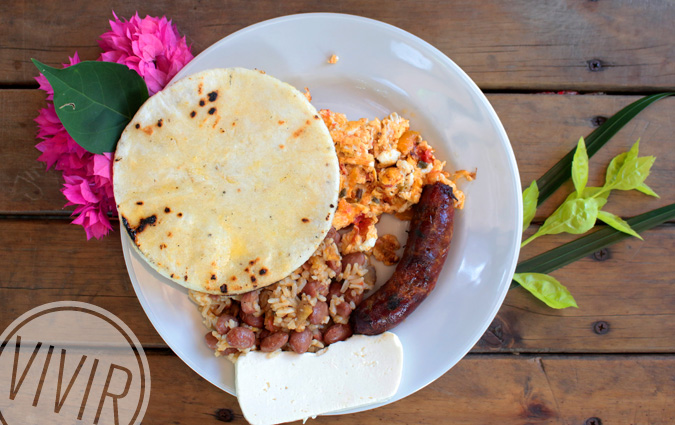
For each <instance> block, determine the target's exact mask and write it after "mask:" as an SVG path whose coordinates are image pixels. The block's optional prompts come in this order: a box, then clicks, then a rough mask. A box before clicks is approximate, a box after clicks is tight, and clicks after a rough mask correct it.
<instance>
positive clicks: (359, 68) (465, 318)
mask: <svg viewBox="0 0 675 425" xmlns="http://www.w3.org/2000/svg"><path fill="white" fill-rule="evenodd" d="M332 54H336V55H337V56H338V57H339V61H338V62H337V63H336V64H329V63H328V62H327V60H328V58H329V57H330V56H331V55H332ZM234 66H238V67H246V68H257V69H261V70H264V71H265V72H267V73H268V74H270V75H273V76H275V77H277V78H279V79H281V80H283V81H286V82H288V83H290V84H292V85H294V86H295V87H298V88H300V89H303V88H304V87H309V88H310V91H311V93H312V97H313V101H312V103H313V104H314V105H315V106H316V107H317V108H330V109H332V110H334V111H338V112H343V113H346V114H347V116H348V117H349V118H351V119H358V118H361V117H369V118H373V117H384V116H386V115H388V114H389V113H390V112H392V111H397V112H399V113H400V114H402V115H403V116H405V117H406V118H409V119H410V122H411V127H412V128H413V129H415V130H418V131H420V132H421V133H422V135H423V136H424V137H425V139H426V140H428V141H429V143H430V144H431V145H432V146H433V147H434V148H435V149H436V154H437V157H439V158H440V159H443V160H448V166H447V169H448V170H450V171H452V170H454V169H460V168H464V169H468V170H474V169H477V172H478V176H477V179H476V180H475V181H474V182H471V183H467V182H465V181H461V182H460V183H459V185H460V187H461V188H462V189H463V190H464V191H465V193H466V199H467V201H466V205H465V208H464V210H463V211H458V212H457V214H456V216H455V217H456V222H455V232H454V237H453V241H452V247H451V250H450V254H449V256H448V259H447V261H446V264H445V266H444V268H443V271H442V273H441V276H440V278H439V280H438V284H437V286H436V289H435V290H434V292H433V293H432V294H431V296H430V297H429V298H427V300H426V301H425V302H424V303H423V304H422V305H421V307H420V308H419V309H418V310H417V311H415V312H414V313H413V314H412V315H411V316H410V317H409V318H408V319H406V320H405V322H403V323H402V324H401V325H399V326H398V327H396V328H395V329H394V332H395V333H396V334H397V335H398V336H399V337H400V339H401V342H402V344H403V348H404V359H405V360H404V361H405V364H404V368H403V377H402V381H401V386H400V388H399V390H398V393H397V394H396V396H395V397H394V398H393V399H392V400H390V401H389V402H393V401H396V400H399V399H401V398H403V397H406V396H407V395H409V394H412V393H414V392H415V391H417V390H419V389H420V388H422V387H424V386H426V385H427V384H429V383H431V382H432V381H434V380H435V379H437V378H438V377H440V376H441V375H443V374H444V373H445V372H447V371H448V370H449V369H450V368H451V367H452V366H453V365H454V364H455V363H457V362H458V361H459V360H460V359H461V358H462V357H463V356H464V355H465V354H466V353H467V352H468V351H469V350H470V349H471V347H473V346H474V344H475V343H476V342H477V341H478V340H479V338H480V337H481V335H482V334H483V333H484V332H485V330H486V329H487V327H488V325H489V324H490V322H491V321H492V319H493V318H494V316H495V315H496V313H497V310H498V309H499V307H500V305H501V303H502V301H503V299H504V297H505V295H506V292H507V290H508V287H509V283H510V281H511V276H512V275H513V271H514V269H515V265H516V260H517V258H518V252H519V245H520V237H521V231H522V229H521V228H522V223H521V222H522V218H521V217H522V208H521V188H520V179H519V177H518V168H517V165H516V161H515V158H514V155H513V152H512V150H511V145H510V144H509V140H508V138H507V135H506V133H505V132H504V129H503V127H502V125H501V123H500V122H499V119H498V118H497V115H496V114H495V112H494V110H493V109H492V107H491V106H490V104H489V103H488V101H487V99H486V98H485V96H484V95H483V93H482V92H481V91H480V90H479V89H478V87H477V86H476V85H475V84H474V83H473V81H471V79H470V78H469V77H468V76H467V75H466V74H465V73H464V72H463V71H462V70H461V69H460V68H459V67H458V66H457V65H455V63H454V62H452V61H451V60H450V59H448V57H446V56H445V55H444V54H443V53H441V52H440V51H438V50H437V49H436V48H434V47H433V46H431V45H430V44H428V43H426V42H424V41H423V40H421V39H419V38H417V37H415V36H413V35H411V34H409V33H407V32H405V31H403V30H401V29H398V28H396V27H393V26H390V25H388V24H384V23H382V22H378V21H374V20H370V19H366V18H361V17H356V16H350V15H340V14H302V15H293V16H286V17H282V18H278V19H272V20H270V21H265V22H262V23H259V24H256V25H253V26H250V27H248V28H245V29H243V30H241V31H238V32H236V33H234V34H232V35H230V36H228V37H226V38H224V39H222V40H221V41H219V42H218V43H216V44H214V45H213V46H211V47H210V48H208V49H207V50H205V51H204V52H203V53H202V54H200V55H199V56H198V57H197V58H195V59H194V60H193V61H192V62H190V63H189V64H188V65H187V66H186V67H185V68H184V69H183V70H181V72H180V73H179V74H178V75H177V76H176V78H175V79H179V78H182V77H184V76H187V75H190V74H193V73H195V72H198V71H201V70H204V69H209V68H218V67H234ZM289 205H292V200H289ZM392 223H393V225H394V227H396V231H397V232H398V233H399V235H405V227H402V226H396V223H394V220H389V222H388V223H386V222H385V223H384V224H385V225H388V226H392ZM401 240H402V241H405V238H403V239H401ZM122 246H123V249H124V258H125V261H126V263H127V268H128V270H129V275H130V277H131V281H132V283H133V286H134V289H135V290H136V294H137V295H138V298H139V300H140V302H141V305H142V306H143V308H144V309H145V312H146V314H147V315H148V317H149V318H150V321H151V322H152V323H153V325H154V326H155V328H156V329H157V331H158V332H159V334H160V335H161V336H162V338H164V340H165V341H166V343H167V344H168V345H169V346H170V347H171V348H172V349H173V351H174V352H175V353H176V354H177V355H178V356H179V357H180V358H181V359H182V360H183V361H184V362H185V363H187V364H188V366H190V367H191V368H192V369H194V370H195V371H196V372H197V373H198V374H200V375H201V376H203V377H204V378H205V379H207V380H208V381H210V382H212V383H213V384H214V385H216V386H218V387H219V388H222V389H223V390H225V391H227V392H228V393H230V394H235V387H234V368H233V366H232V365H231V364H230V363H229V362H228V361H227V360H225V359H223V358H216V357H214V356H213V354H212V353H211V351H210V350H209V349H208V348H207V347H206V345H205V343H204V334H205V332H206V331H205V328H204V326H203V324H202V321H201V316H200V314H199V312H198V311H197V309H196V307H195V305H194V304H193V303H192V302H191V301H190V300H189V299H188V297H187V295H186V293H187V291H186V290H185V289H183V288H182V287H178V286H177V285H175V284H173V283H172V282H170V281H168V280H167V279H164V278H162V277H161V276H159V275H158V274H157V273H156V272H154V271H153V270H152V269H151V268H150V267H148V266H147V264H146V263H145V261H144V260H143V259H142V258H141V257H140V256H139V255H138V254H137V252H136V251H135V250H133V249H131V243H130V240H129V238H128V236H127V234H126V232H122ZM378 271H379V273H378V280H379V281H382V280H383V279H385V278H386V277H387V274H388V273H390V271H383V270H378ZM377 406H379V405H374V406H369V407H366V408H362V409H358V410H366V409H370V408H373V407H377Z"/></svg>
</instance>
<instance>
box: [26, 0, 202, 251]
mask: <svg viewBox="0 0 675 425" xmlns="http://www.w3.org/2000/svg"><path fill="white" fill-rule="evenodd" d="M113 16H114V17H115V20H114V21H110V27H111V29H112V31H110V32H107V33H105V34H103V35H102V36H101V40H100V41H99V44H100V45H101V48H102V49H103V54H101V57H100V58H99V59H100V60H103V61H108V62H118V63H122V64H124V65H126V66H128V67H129V68H131V69H133V70H135V71H136V72H138V73H139V75H140V76H141V77H143V79H144V80H145V83H146V85H147V86H148V91H149V92H150V94H151V95H152V94H154V93H156V92H157V91H159V90H161V89H162V88H163V87H164V86H165V85H166V84H167V83H168V82H169V81H170V80H171V78H173V76H174V75H176V73H177V72H178V71H179V70H180V69H181V68H183V66H185V64H186V63H188V62H189V61H190V60H191V59H192V53H190V48H189V47H188V46H187V44H186V42H185V37H183V38H180V37H179V34H178V31H177V30H176V28H175V27H174V26H173V25H172V24H171V21H168V20H167V19H166V18H165V17H162V18H153V17H149V16H146V17H145V18H143V19H140V18H139V17H138V13H137V14H136V15H135V16H134V17H132V18H131V20H129V21H121V20H120V19H119V18H118V17H117V15H115V13H114V12H113ZM79 62H80V58H79V56H78V55H77V53H75V54H74V55H73V57H72V58H69V62H68V63H67V64H63V67H64V68H65V67H68V66H72V65H75V64H76V63H79ZM35 80H36V81H37V82H38V83H39V84H40V89H42V90H44V91H45V92H47V101H48V102H47V107H45V108H42V109H41V110H40V113H39V115H38V117H37V118H36V119H35V122H36V123H37V125H38V133H37V138H38V139H41V140H42V141H41V142H40V143H38V144H37V145H36V148H37V149H38V150H39V151H40V152H42V154H41V155H40V156H39V158H38V161H41V162H44V163H45V164H46V165H47V169H50V168H52V167H54V169H56V170H59V171H61V172H62V173H63V180H64V184H63V188H62V189H61V192H63V195H64V196H65V197H66V199H67V201H68V202H67V203H66V205H65V206H75V209H74V211H73V214H72V215H73V217H75V219H74V220H73V224H78V225H81V226H82V227H84V230H85V232H86V234H87V239H91V238H96V239H100V238H102V237H103V236H105V235H107V234H108V232H110V230H112V225H111V224H110V219H109V214H111V213H112V214H115V212H116V211H115V199H114V195H113V185H112V158H113V154H112V153H104V154H93V153H90V152H87V151H86V150H85V149H83V148H82V147H81V146H80V145H78V144H77V142H75V140H73V138H72V137H70V135H69V134H68V132H67V131H66V129H65V128H64V127H63V124H61V121H60V120H59V117H58V116H57V115H56V110H55V109H54V104H53V103H52V101H53V99H54V90H53V89H52V87H51V85H50V84H49V81H47V78H45V77H44V75H42V74H40V75H39V76H38V77H36V78H35Z"/></svg>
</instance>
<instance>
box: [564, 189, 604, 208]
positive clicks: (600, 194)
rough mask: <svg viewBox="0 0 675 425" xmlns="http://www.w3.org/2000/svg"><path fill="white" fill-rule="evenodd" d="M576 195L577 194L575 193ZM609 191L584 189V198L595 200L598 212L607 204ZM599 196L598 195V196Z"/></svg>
mask: <svg viewBox="0 0 675 425" xmlns="http://www.w3.org/2000/svg"><path fill="white" fill-rule="evenodd" d="M573 193H576V192H573ZM609 193H610V192H609V190H603V188H602V187H587V188H586V189H584V194H583V196H581V197H582V198H594V199H595V202H596V203H597V204H598V210H600V209H602V207H604V206H605V204H606V203H607V198H609ZM596 194H597V195H596Z"/></svg>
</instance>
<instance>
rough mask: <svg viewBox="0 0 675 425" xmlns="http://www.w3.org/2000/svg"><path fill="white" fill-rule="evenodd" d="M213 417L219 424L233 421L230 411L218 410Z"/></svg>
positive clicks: (232, 414) (232, 413)
mask: <svg viewBox="0 0 675 425" xmlns="http://www.w3.org/2000/svg"><path fill="white" fill-rule="evenodd" d="M215 417H216V419H217V420H219V421H221V422H232V421H233V420H234V412H232V409H218V410H216V414H215Z"/></svg>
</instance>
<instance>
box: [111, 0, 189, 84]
mask: <svg viewBox="0 0 675 425" xmlns="http://www.w3.org/2000/svg"><path fill="white" fill-rule="evenodd" d="M113 16H114V17H115V19H114V20H111V21H110V28H111V29H112V31H109V32H106V33H105V34H103V35H102V36H101V40H99V42H98V44H99V46H101V49H103V53H102V54H101V60H104V61H107V62H117V63H121V64H124V65H126V66H128V67H129V68H130V69H133V70H134V71H136V72H138V74H139V75H140V76H141V77H143V79H144V80H145V83H146V84H147V86H148V92H149V93H150V95H151V96H152V95H153V94H155V93H157V92H158V91H160V90H161V89H162V88H163V87H164V86H165V85H166V84H167V83H168V82H169V81H171V78H173V77H174V75H176V74H177V73H178V71H180V70H181V68H183V67H184V66H185V64H187V63H188V62H190V60H192V57H193V56H192V53H191V52H190V47H189V46H188V45H187V42H186V41H185V37H183V38H181V37H180V35H179V34H178V30H176V28H175V27H174V26H173V25H172V24H171V21H170V20H167V19H166V17H162V18H155V17H151V16H146V17H145V18H143V19H141V18H140V17H139V16H138V13H136V15H134V16H133V17H132V18H131V19H129V20H128V21H127V20H123V19H122V20H121V19H119V18H118V17H117V15H115V13H114V12H113Z"/></svg>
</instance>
